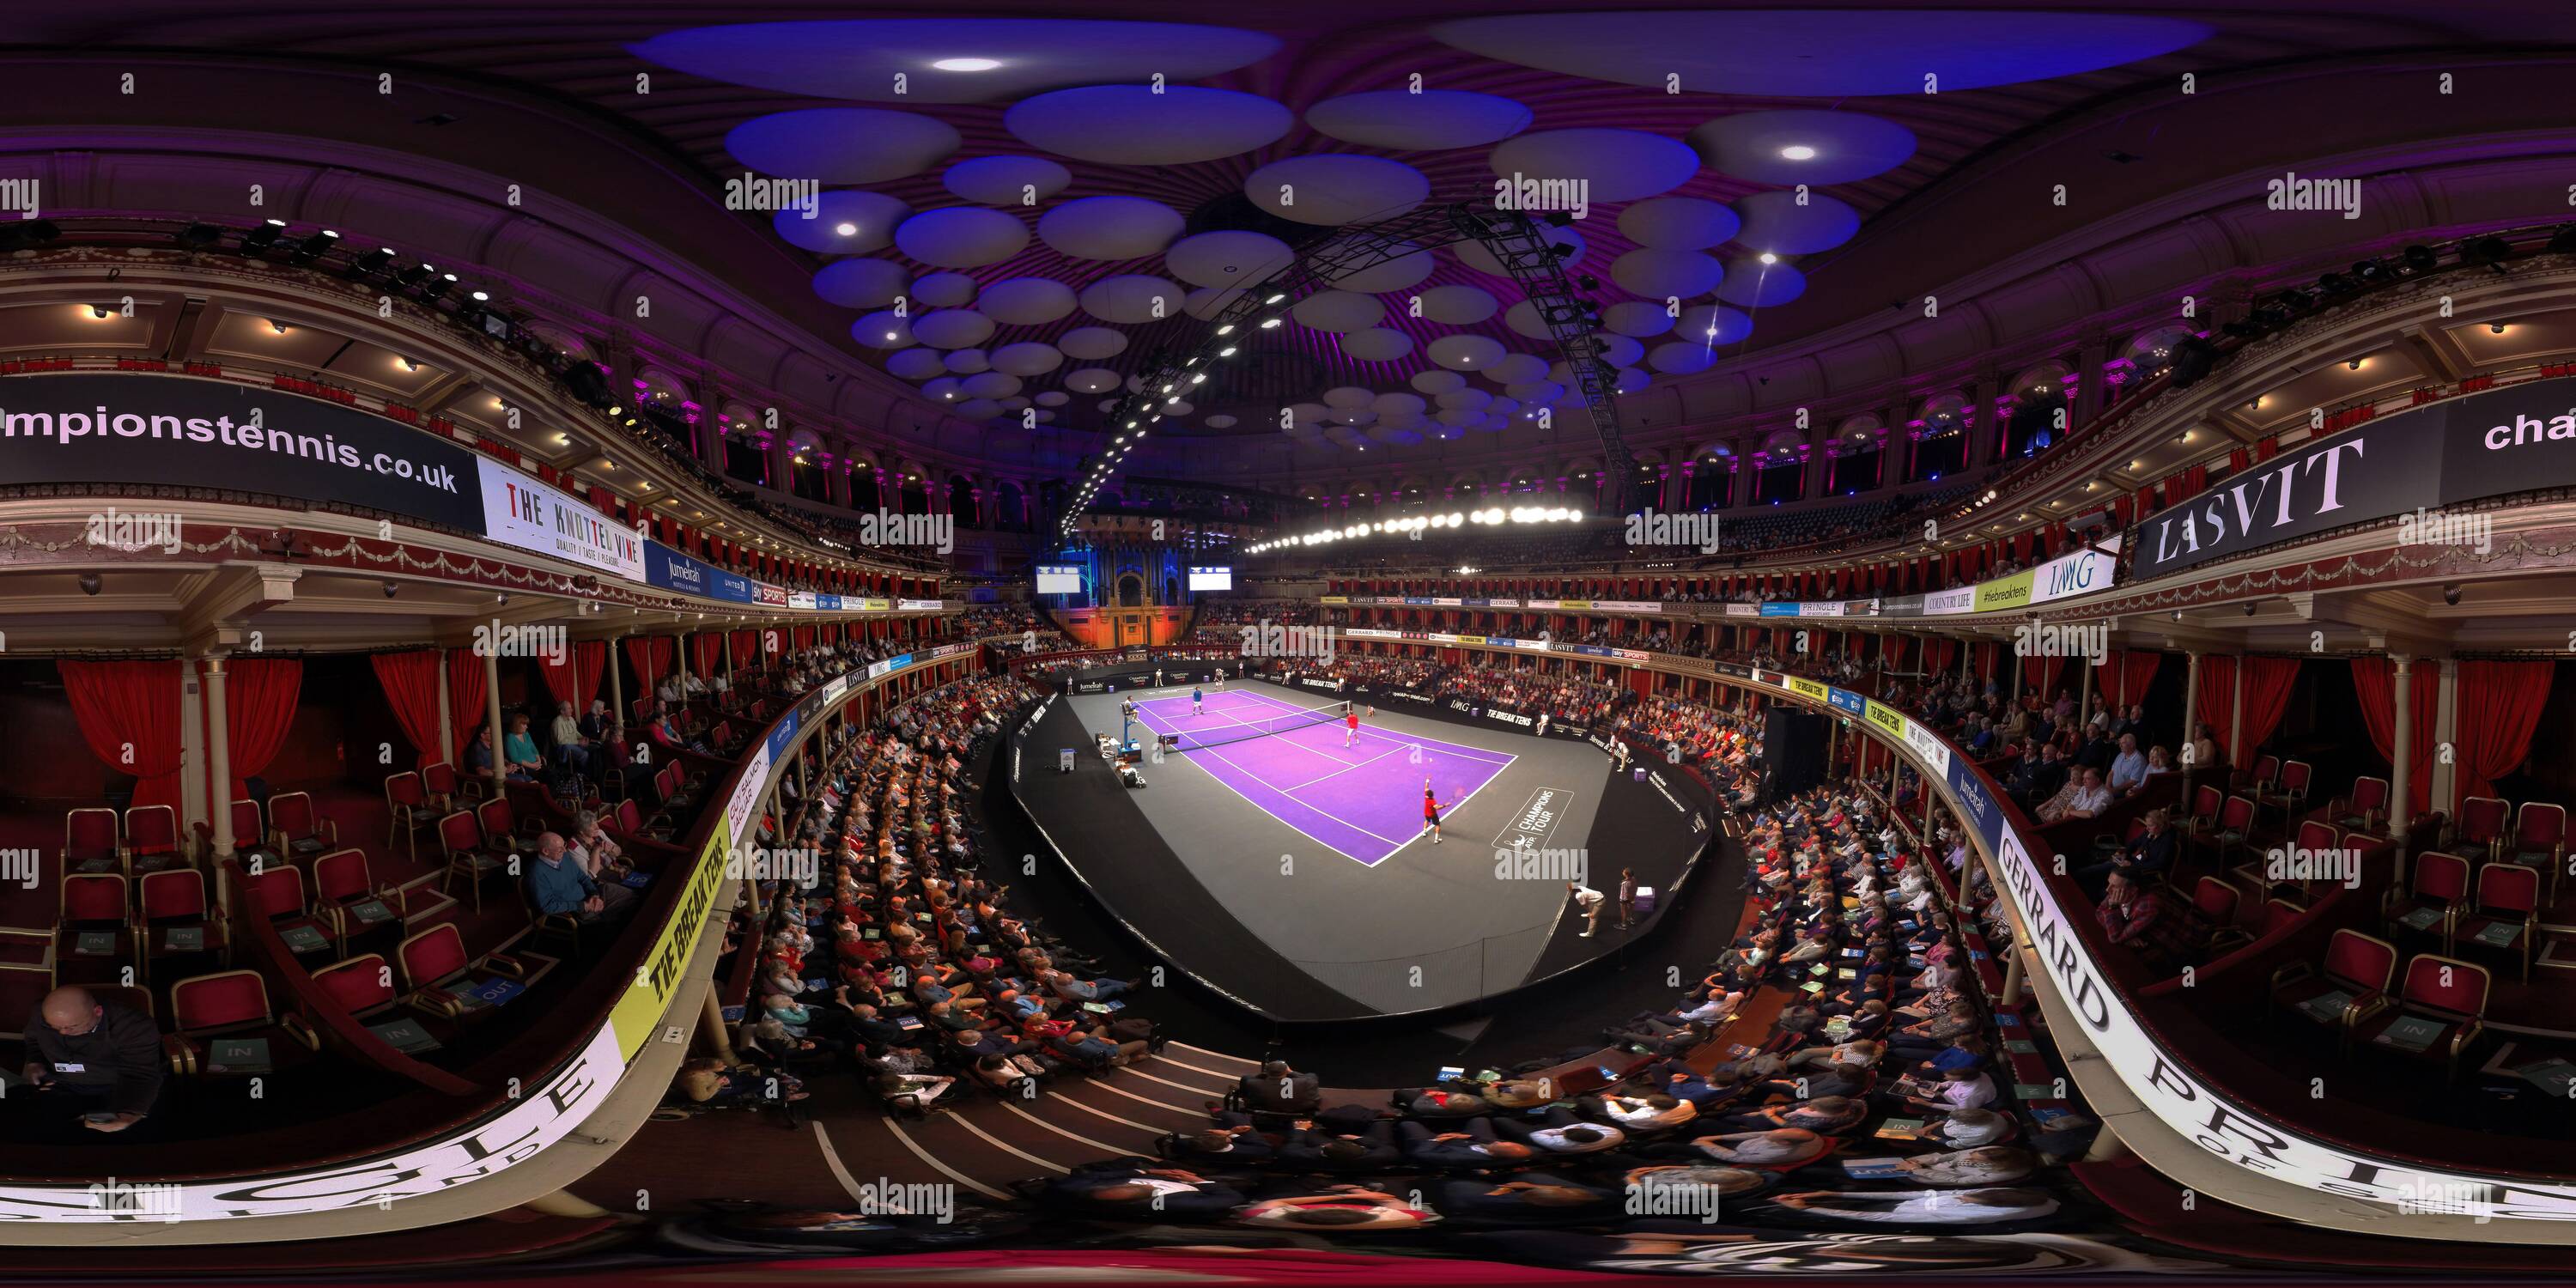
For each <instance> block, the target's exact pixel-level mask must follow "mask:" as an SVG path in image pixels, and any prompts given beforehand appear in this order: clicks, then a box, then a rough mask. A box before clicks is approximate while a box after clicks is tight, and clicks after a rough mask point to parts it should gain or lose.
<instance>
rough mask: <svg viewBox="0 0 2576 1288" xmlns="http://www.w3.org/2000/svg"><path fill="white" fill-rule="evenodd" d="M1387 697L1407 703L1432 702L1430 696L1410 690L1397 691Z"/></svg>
mask: <svg viewBox="0 0 2576 1288" xmlns="http://www.w3.org/2000/svg"><path fill="white" fill-rule="evenodd" d="M1387 696H1388V697H1391V698H1402V699H1404V700H1405V701H1407V702H1429V701H1431V700H1432V698H1431V695H1430V694H1428V693H1415V692H1413V691H1412V690H1410V689H1397V690H1395V691H1394V692H1392V693H1389V694H1388V695H1387Z"/></svg>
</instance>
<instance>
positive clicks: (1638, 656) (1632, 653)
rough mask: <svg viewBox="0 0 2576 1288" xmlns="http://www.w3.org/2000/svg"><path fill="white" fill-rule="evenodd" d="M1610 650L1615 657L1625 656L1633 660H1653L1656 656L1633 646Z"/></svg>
mask: <svg viewBox="0 0 2576 1288" xmlns="http://www.w3.org/2000/svg"><path fill="white" fill-rule="evenodd" d="M1610 652H1611V654H1612V655H1613V656H1615V657H1620V658H1624V659H1626V660H1628V661H1631V662H1651V661H1653V660H1654V657H1655V655H1654V654H1652V653H1648V652H1644V651H1642V650H1639V649H1633V648H1614V649H1612V650H1610Z"/></svg>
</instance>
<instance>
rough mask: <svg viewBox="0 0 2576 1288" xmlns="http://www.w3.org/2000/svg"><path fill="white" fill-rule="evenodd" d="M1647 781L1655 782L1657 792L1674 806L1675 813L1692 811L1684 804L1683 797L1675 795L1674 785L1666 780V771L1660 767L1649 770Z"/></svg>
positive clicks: (1667, 802)
mask: <svg viewBox="0 0 2576 1288" xmlns="http://www.w3.org/2000/svg"><path fill="white" fill-rule="evenodd" d="M1646 781H1647V782H1649V783H1652V784H1654V787H1655V794H1656V795H1658V796H1661V797H1663V798H1664V803H1666V804H1668V805H1670V806H1672V807H1673V812H1674V813H1676V814H1687V813H1690V806H1688V805H1684V804H1682V798H1681V797H1679V796H1675V795H1673V785H1672V784H1671V783H1668V782H1665V781H1664V771H1662V770H1660V769H1655V770H1649V771H1647V773H1646Z"/></svg>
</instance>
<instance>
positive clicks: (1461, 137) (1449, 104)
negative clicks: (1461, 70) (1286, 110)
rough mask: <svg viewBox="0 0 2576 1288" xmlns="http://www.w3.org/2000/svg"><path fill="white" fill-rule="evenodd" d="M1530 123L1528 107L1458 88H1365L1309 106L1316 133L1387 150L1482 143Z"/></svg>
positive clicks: (1309, 121)
mask: <svg viewBox="0 0 2576 1288" xmlns="http://www.w3.org/2000/svg"><path fill="white" fill-rule="evenodd" d="M1529 123H1530V110H1529V109H1528V108H1526V107H1523V106H1521V105H1520V104H1518V103H1515V102H1513V101H1512V100H1510V99H1508V98H1501V97H1497V96H1495V95H1492V94H1477V93H1471V92H1469V91H1467V90H1457V89H1425V90H1421V91H1419V92H1416V91H1413V90H1409V89H1377V90H1365V91H1362V92H1360V93H1357V94H1344V95H1342V96H1341V97H1339V98H1328V99H1325V100H1324V101H1322V102H1320V103H1317V104H1315V105H1314V106H1313V107H1310V108H1307V109H1306V124H1308V125H1310V126H1313V127H1314V129H1315V132H1316V133H1318V134H1321V135H1324V136H1325V137H1327V138H1335V139H1340V140H1341V141H1343V142H1345V143H1357V144H1359V145H1361V146H1362V147H1371V148H1384V149H1386V150H1387V151H1389V152H1436V151H1441V150H1443V149H1447V148H1473V147H1481V146H1483V145H1485V144H1487V143H1492V142H1495V141H1496V140H1499V139H1505V138H1509V137H1511V136H1512V135H1515V134H1518V133H1520V132H1521V131H1522V130H1525V129H1528V128H1529Z"/></svg>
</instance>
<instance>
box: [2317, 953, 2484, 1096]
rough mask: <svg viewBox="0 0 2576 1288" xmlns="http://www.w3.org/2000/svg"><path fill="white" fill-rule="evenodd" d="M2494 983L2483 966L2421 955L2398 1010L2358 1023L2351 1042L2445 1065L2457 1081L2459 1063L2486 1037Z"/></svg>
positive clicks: (2413, 962)
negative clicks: (2479, 1040)
mask: <svg viewBox="0 0 2576 1288" xmlns="http://www.w3.org/2000/svg"><path fill="white" fill-rule="evenodd" d="M2493 990H2494V981H2493V980H2492V979H2490V978H2489V976H2488V975H2487V970H2486V968H2485V967H2483V966H2479V965H2476V964H2475V963H2472V962H2464V961H2461V960H2459V959H2457V958H2453V957H2442V956H2438V955H2436V954H2433V953H2420V954H2418V955H2416V957H2415V958H2414V959H2413V960H2411V961H2409V962H2407V963H2406V983H2405V987H2404V988H2402V989H2401V990H2399V993H2398V997H2397V1005H2396V1006H2395V1007H2394V1008H2392V1009H2389V1010H2385V1011H2382V1012H2380V1013H2379V1014H2378V1015H2376V1016H2373V1017H2371V1018H2368V1019H2364V1020H2360V1021H2357V1022H2356V1023H2355V1024H2354V1025H2353V1028H2352V1040H2353V1041H2354V1042H2355V1043H2357V1044H2362V1045H2367V1046H2370V1047H2373V1048H2375V1049H2378V1050H2383V1051H2390V1052H2393V1053H2395V1054H2398V1055H2402V1056H2408V1057H2411V1058H2414V1059H2418V1060H2425V1061H2430V1062H2434V1063H2438V1064H2440V1065H2442V1066H2443V1067H2444V1068H2445V1069H2447V1070H2449V1071H2450V1073H2451V1074H2452V1075H2453V1076H2457V1075H2458V1073H2459V1071H2460V1057H2461V1056H2462V1055H2464V1054H2466V1053H2467V1051H2468V1049H2469V1047H2470V1045H2471V1044H2472V1043H2475V1042H2476V1041H2477V1040H2478V1035H2479V1034H2480V1033H2482V1032H2484V1031H2485V1028H2486V1013H2487V997H2488V995H2489V994H2490V993H2491V992H2492V991H2493Z"/></svg>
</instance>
